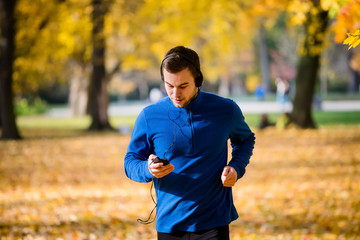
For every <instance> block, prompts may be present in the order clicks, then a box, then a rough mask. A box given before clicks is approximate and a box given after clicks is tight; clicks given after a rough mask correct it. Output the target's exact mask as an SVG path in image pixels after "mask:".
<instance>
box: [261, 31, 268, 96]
mask: <svg viewBox="0 0 360 240" xmlns="http://www.w3.org/2000/svg"><path fill="white" fill-rule="evenodd" d="M265 34H266V32H265V28H264V26H263V25H260V28H259V40H260V42H259V48H260V66H261V79H262V84H263V85H264V87H265V92H269V90H270V67H269V53H268V46H267V42H266V36H265Z"/></svg>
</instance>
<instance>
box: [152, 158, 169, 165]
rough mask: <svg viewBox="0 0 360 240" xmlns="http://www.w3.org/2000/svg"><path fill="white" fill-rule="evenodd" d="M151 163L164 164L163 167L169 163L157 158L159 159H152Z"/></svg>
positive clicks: (164, 159)
mask: <svg viewBox="0 0 360 240" xmlns="http://www.w3.org/2000/svg"><path fill="white" fill-rule="evenodd" d="M151 161H152V162H153V163H161V162H162V163H163V164H164V166H165V165H168V164H169V163H170V162H169V160H167V159H166V158H159V157H156V158H153V159H152V160H151Z"/></svg>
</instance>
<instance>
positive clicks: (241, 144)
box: [229, 102, 255, 179]
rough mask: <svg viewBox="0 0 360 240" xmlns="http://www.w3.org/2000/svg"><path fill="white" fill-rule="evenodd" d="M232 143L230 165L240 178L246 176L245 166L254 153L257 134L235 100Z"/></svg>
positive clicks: (231, 133) (231, 132)
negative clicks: (246, 120) (251, 128)
mask: <svg viewBox="0 0 360 240" xmlns="http://www.w3.org/2000/svg"><path fill="white" fill-rule="evenodd" d="M230 143H231V147H232V158H231V161H230V163H229V166H231V167H233V168H234V169H235V170H236V172H237V175H238V179H239V178H241V177H242V176H244V174H245V168H246V166H247V165H248V164H249V161H250V157H251V156H252V154H253V149H254V145H255V134H254V133H253V132H252V131H251V130H250V128H249V126H248V125H247V123H246V122H245V118H244V116H243V114H242V112H241V110H240V108H239V106H238V105H237V104H236V103H235V102H233V117H232V123H231V131H230Z"/></svg>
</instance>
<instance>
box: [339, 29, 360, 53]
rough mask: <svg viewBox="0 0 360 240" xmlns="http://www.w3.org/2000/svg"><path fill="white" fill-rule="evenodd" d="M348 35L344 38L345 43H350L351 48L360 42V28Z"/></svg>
mask: <svg viewBox="0 0 360 240" xmlns="http://www.w3.org/2000/svg"><path fill="white" fill-rule="evenodd" d="M347 36H348V37H347V38H346V39H345V40H344V42H343V44H347V45H349V46H350V47H349V49H350V48H352V47H353V48H354V47H356V46H357V45H359V44H360V30H357V31H355V32H354V33H348V34H347Z"/></svg>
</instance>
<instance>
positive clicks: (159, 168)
mask: <svg viewBox="0 0 360 240" xmlns="http://www.w3.org/2000/svg"><path fill="white" fill-rule="evenodd" d="M153 158H156V155H154V154H151V155H150V156H149V158H148V168H149V171H150V173H151V175H153V176H154V177H156V178H162V177H164V176H166V175H168V174H169V173H171V172H172V171H173V170H174V165H172V164H171V163H169V164H168V165H166V166H164V164H163V163H153V162H152V159H153Z"/></svg>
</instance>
